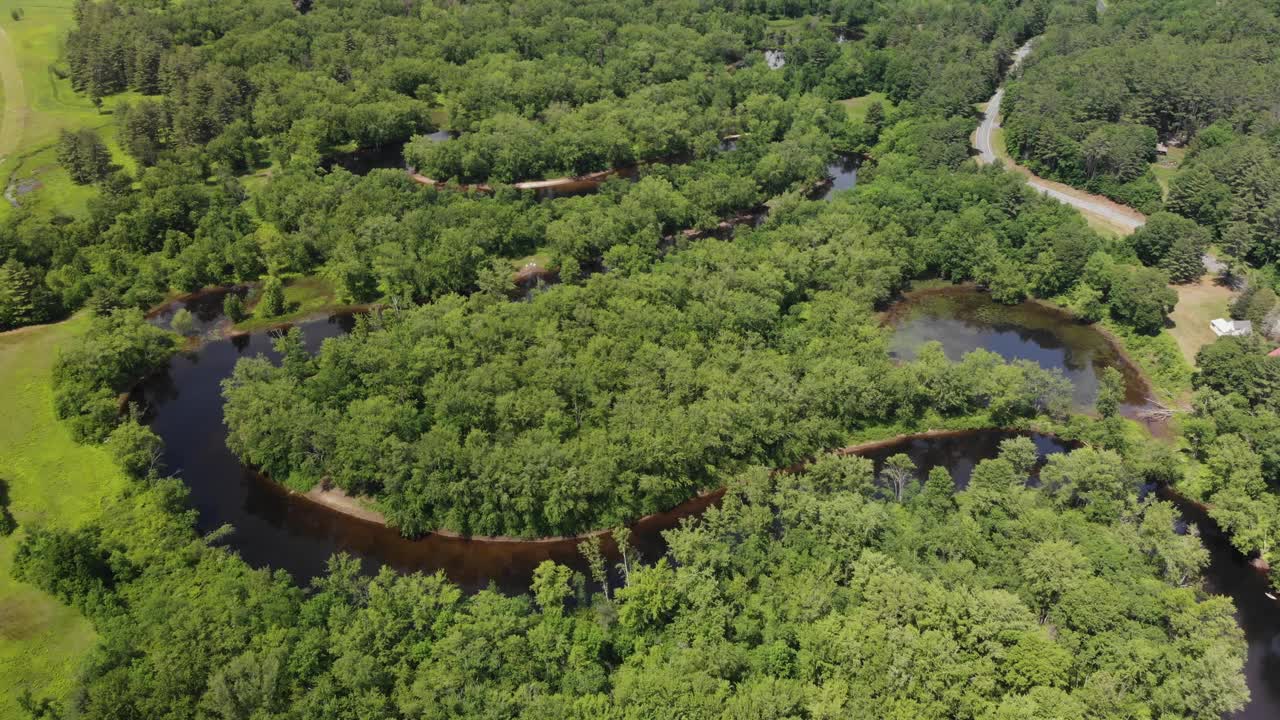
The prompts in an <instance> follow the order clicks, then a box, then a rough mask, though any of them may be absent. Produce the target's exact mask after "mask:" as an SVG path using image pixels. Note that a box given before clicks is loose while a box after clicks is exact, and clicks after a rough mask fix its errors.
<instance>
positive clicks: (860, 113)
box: [840, 92, 895, 122]
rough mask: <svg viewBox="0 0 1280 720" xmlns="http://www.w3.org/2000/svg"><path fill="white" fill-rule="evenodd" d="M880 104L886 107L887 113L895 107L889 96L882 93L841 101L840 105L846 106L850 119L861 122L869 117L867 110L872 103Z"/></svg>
mask: <svg viewBox="0 0 1280 720" xmlns="http://www.w3.org/2000/svg"><path fill="white" fill-rule="evenodd" d="M874 102H878V103H880V104H881V105H883V106H884V110H885V112H889V111H890V110H893V109H894V107H895V105H894V104H893V101H891V100H890V99H889V96H887V95H885V94H884V93H882V92H873V93H867V94H866V95H862V96H859V97H854V98H848V99H846V100H841V101H840V104H841V105H843V106H844V109H845V111H846V112H848V113H849V119H850V120H854V121H856V122H861V121H862V120H863V119H864V118H865V117H866V116H867V108H868V107H871V103H874Z"/></svg>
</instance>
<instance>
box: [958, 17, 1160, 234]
mask: <svg viewBox="0 0 1280 720" xmlns="http://www.w3.org/2000/svg"><path fill="white" fill-rule="evenodd" d="M1034 42H1035V38H1032V39H1031V40H1028V41H1027V42H1026V43H1025V44H1023V46H1022V47H1020V48H1018V49H1017V50H1016V51H1014V53H1013V64H1012V65H1010V66H1009V72H1013V71H1014V70H1016V69H1017V68H1018V66H1020V65H1021V64H1022V61H1023V60H1024V59H1026V57H1027V55H1028V54H1029V53H1030V52H1031V45H1032V43H1034ZM1003 100H1004V86H1003V85H1001V86H1000V87H999V88H998V89H997V90H996V94H995V95H992V96H991V100H990V101H988V102H987V108H986V111H985V113H984V115H983V117H982V123H981V124H979V125H978V129H977V130H976V131H975V132H974V134H973V146H974V148H975V149H977V151H978V163H979V164H982V165H989V164H991V163H994V162H995V161H996V160H997V159H1003V160H1004V161H1005V164H1006V165H1007V166H1008V167H1009V169H1010V170H1014V171H1015V172H1019V173H1022V174H1023V175H1025V176H1026V178H1027V184H1028V185H1030V186H1031V187H1032V188H1035V189H1036V190H1037V191H1038V192H1040V193H1043V194H1044V195H1048V196H1049V197H1051V198H1053V199H1055V200H1057V201H1059V202H1063V203H1066V204H1068V205H1071V206H1072V207H1074V208H1076V209H1077V210H1079V211H1080V212H1081V213H1083V214H1084V215H1085V216H1087V217H1089V218H1092V219H1094V220H1096V221H1099V222H1101V223H1102V224H1104V225H1106V226H1108V227H1111V228H1114V229H1115V230H1116V231H1117V232H1119V233H1121V234H1123V235H1127V234H1129V233H1132V232H1133V231H1134V230H1137V229H1138V228H1140V227H1142V226H1143V225H1144V224H1145V223H1146V222H1147V217H1146V216H1145V215H1143V214H1142V213H1140V212H1138V211H1137V210H1134V209H1133V208H1131V207H1128V206H1125V205H1121V204H1120V203H1117V202H1114V201H1112V200H1109V199H1107V198H1105V197H1102V196H1101V195H1092V194H1090V193H1087V192H1084V191H1083V190H1078V189H1076V188H1073V187H1071V186H1069V185H1064V184H1062V183H1058V182H1053V181H1052V180H1045V179H1044V178H1042V177H1039V176H1037V175H1035V174H1033V173H1032V172H1031V171H1030V170H1028V169H1027V168H1024V167H1022V166H1021V165H1016V164H1014V163H1013V162H1012V160H1010V159H1009V158H1008V157H1007V156H1006V157H1003V158H1002V157H1001V156H1002V154H1003V153H1000V152H997V150H996V143H995V131H996V128H999V127H1000V105H1001V102H1002V101H1003ZM1001 150H1003V148H1001Z"/></svg>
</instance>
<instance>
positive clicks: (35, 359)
mask: <svg viewBox="0 0 1280 720" xmlns="http://www.w3.org/2000/svg"><path fill="white" fill-rule="evenodd" d="M86 326H87V317H86V316H83V315H82V316H78V317H76V318H74V319H72V320H69V321H67V322H64V323H59V324H57V325H45V326H40V327H33V328H26V329H23V330H18V331H14V332H9V333H3V334H0V407H3V408H4V412H3V413H0V477H3V479H4V480H5V481H6V482H7V483H8V485H9V496H10V499H11V501H12V505H11V508H12V511H13V514H14V516H15V517H16V518H17V520H18V523H19V529H18V532H17V533H15V534H14V535H12V536H10V537H8V538H0V719H3V720H10V719H11V718H12V719H16V718H21V717H25V715H24V714H23V713H22V712H21V710H20V709H19V708H18V706H17V701H16V698H17V696H18V693H19V692H21V691H22V690H23V689H24V688H25V689H30V690H31V692H32V693H33V694H34V695H36V696H37V697H56V698H65V697H66V696H67V694H68V693H69V692H70V691H71V689H72V686H73V683H74V681H75V675H76V670H77V668H78V667H79V664H80V662H81V660H82V658H83V657H84V655H85V653H86V652H87V651H88V650H89V648H90V647H91V646H92V644H93V642H94V641H95V634H94V632H93V628H92V627H91V626H90V624H89V622H88V621H87V620H85V619H84V618H83V617H81V616H80V614H79V613H78V612H76V611H75V610H73V609H70V608H68V607H66V606H64V605H62V604H61V603H59V602H58V601H57V600H54V599H53V598H52V597H50V596H48V595H45V594H44V593H42V592H40V591H38V590H36V589H34V588H32V587H30V586H27V585H23V584H21V583H18V582H16V581H15V580H13V579H12V578H11V577H10V574H9V570H10V566H11V564H12V561H13V553H14V548H15V547H16V546H17V543H18V539H19V538H20V537H21V533H22V527H23V526H25V525H27V524H29V523H40V524H44V525H57V526H66V527H71V526H75V525H79V524H81V523H83V522H85V521H86V520H88V519H90V518H92V517H94V516H95V514H96V513H97V511H98V508H99V507H100V505H101V503H102V501H103V499H104V498H107V497H109V496H111V495H113V494H115V493H116V492H118V491H119V489H120V488H121V487H123V486H124V484H125V482H126V480H125V478H124V477H123V475H121V473H120V472H119V470H117V469H116V467H115V465H114V464H113V463H112V461H111V459H110V458H109V457H108V455H107V453H106V452H105V451H104V450H102V449H101V448H97V447H85V446H81V445H78V444H76V443H75V442H74V441H73V440H72V439H71V435H70V433H69V432H68V431H67V429H66V428H65V427H64V426H63V425H62V424H61V423H59V422H58V421H57V420H56V418H54V415H53V405H52V387H51V384H50V368H51V366H52V363H53V358H54V356H55V353H56V352H57V348H58V347H59V346H61V345H62V344H63V343H65V342H66V341H67V340H68V339H69V338H71V337H74V336H75V335H76V334H77V333H80V332H82V331H83V330H84V328H85V327H86Z"/></svg>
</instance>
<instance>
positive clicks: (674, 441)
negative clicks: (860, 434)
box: [225, 168, 1168, 536]
mask: <svg viewBox="0 0 1280 720" xmlns="http://www.w3.org/2000/svg"><path fill="white" fill-rule="evenodd" d="M961 198H965V199H967V200H968V202H967V203H962V202H961ZM982 228H995V230H986V231H985V232H983V231H981V229H982ZM975 230H976V231H979V232H981V234H976V233H974V232H973V231H975ZM1112 244H1114V245H1118V243H1112ZM1108 246H1109V245H1108V242H1107V241H1104V240H1102V239H1101V238H1099V237H1098V236H1096V235H1094V234H1093V233H1092V232H1091V231H1089V230H1087V229H1086V228H1085V227H1084V226H1083V223H1082V222H1081V221H1080V220H1079V219H1078V218H1077V217H1075V216H1074V215H1073V214H1072V213H1071V212H1070V211H1069V210H1067V209H1065V208H1063V207H1062V206H1060V205H1058V204H1057V203H1054V202H1052V201H1049V200H1045V199H1042V198H1038V197H1036V196H1034V195H1033V194H1032V193H1031V192H1030V191H1028V190H1027V189H1026V188H1024V187H1023V186H1022V185H1020V184H1019V183H1017V181H1016V180H1014V179H1013V178H1010V177H1009V176H1007V175H1004V174H1001V173H998V172H993V171H985V172H977V171H973V170H970V171H967V172H964V173H959V172H955V171H934V172H929V171H925V170H921V169H918V168H916V169H913V170H912V171H911V172H909V173H902V174H901V175H896V174H895V173H894V172H892V171H889V170H888V169H885V170H876V171H875V175H874V179H871V180H869V182H867V184H865V185H864V186H863V189H862V191H861V192H860V193H859V194H858V195H857V196H855V197H852V198H845V199H843V200H838V201H835V202H831V203H816V202H803V201H802V202H801V203H800V205H798V206H796V207H794V208H792V209H787V210H783V209H779V210H776V211H775V212H774V213H773V214H771V216H770V219H769V220H768V221H767V222H766V223H765V225H763V226H762V227H761V228H759V229H757V230H745V229H744V230H743V231H740V232H739V233H738V235H737V236H736V237H735V238H734V239H733V240H729V241H721V240H716V239H704V240H700V241H697V242H695V243H693V244H691V245H690V246H689V247H687V248H685V249H681V250H678V251H675V252H672V253H670V254H669V255H668V256H666V257H665V258H664V259H662V260H661V261H660V262H658V263H657V264H656V265H655V266H654V267H653V268H652V269H651V270H650V271H647V272H635V271H628V269H626V268H624V269H611V270H610V271H609V272H607V273H604V274H598V275H594V276H592V277H590V278H589V279H588V280H587V281H585V282H584V283H582V284H581V285H569V284H566V285H561V286H557V287H553V288H549V289H547V290H546V291H544V292H542V293H539V294H537V295H535V296H534V298H533V300H532V302H528V303H511V302H507V301H506V299H505V297H503V296H501V295H496V294H493V293H476V294H473V295H471V296H470V297H469V298H466V299H463V298H459V297H451V298H443V299H441V300H439V301H437V302H435V303H432V304H430V305H426V306H423V307H421V308H418V309H415V310H411V311H407V312H401V313H395V312H386V313H383V314H381V315H380V316H377V317H375V318H371V319H368V321H367V322H364V323H362V325H361V327H360V329H359V330H358V331H357V332H356V333H354V334H353V335H352V336H349V337H347V338H340V339H334V340H331V341H328V342H327V344H326V346H325V348H324V349H323V351H322V352H321V353H320V355H319V356H318V357H316V358H315V359H311V358H309V357H307V356H306V354H305V353H302V352H300V351H288V350H287V351H286V352H285V357H286V360H285V362H284V364H283V365H282V366H281V367H272V366H271V365H270V364H269V363H267V362H266V361H264V360H246V361H244V362H242V363H241V365H240V366H239V367H238V368H237V371H236V374H235V376H234V377H233V378H232V379H230V380H229V381H228V383H227V385H226V391H225V394H226V398H227V406H226V422H227V424H228V426H229V427H230V428H231V435H230V438H229V444H230V446H231V447H232V449H233V450H234V451H235V452H236V453H237V454H239V455H240V456H241V458H243V459H244V460H245V461H246V462H247V463H248V464H250V465H253V466H256V467H261V468H263V469H264V470H266V471H267V472H268V474H270V475H271V476H272V477H274V478H276V479H277V480H280V481H283V482H287V483H289V484H290V485H292V486H294V487H297V488H299V489H307V488H309V487H311V486H312V485H315V484H316V483H317V482H318V481H319V479H320V478H322V477H323V478H327V479H329V480H331V481H332V482H334V483H335V484H336V485H337V486H339V487H341V488H343V489H344V490H346V491H348V492H351V493H353V494H369V495H374V496H377V497H379V498H380V499H381V500H382V501H383V502H382V507H383V509H384V511H385V512H386V513H387V515H388V516H389V518H390V519H391V520H392V522H393V523H395V524H396V525H397V526H399V527H401V528H403V529H404V530H405V531H406V532H407V533H410V534H417V533H421V532H424V531H428V530H434V529H441V528H443V529H449V530H454V531H459V532H465V533H473V534H482V535H525V536H530V535H531V536H538V535H556V534H571V533H574V532H578V531H582V530H588V529H593V528H595V527H601V526H604V525H610V524H616V523H618V522H621V521H623V520H627V519H630V518H633V517H636V516H638V515H641V514H644V513H647V512H654V511H657V510H663V509H666V508H668V507H671V506H673V505H675V504H677V503H678V502H679V501H680V500H682V499H684V498H687V497H689V496H690V495H691V494H692V493H693V492H694V491H696V490H698V489H700V488H705V487H714V486H715V485H716V484H717V483H718V481H717V480H716V477H717V476H718V474H719V473H723V472H724V471H726V470H732V469H733V468H734V467H735V465H736V464H738V463H742V462H759V463H764V464H769V465H774V466H785V465H790V464H792V463H794V462H796V461H797V460H799V459H802V458H803V457H806V456H808V455H811V454H812V453H814V452H816V451H818V450H821V449H823V448H831V447H839V446H842V445H844V444H846V443H845V440H846V438H847V437H849V435H850V434H851V433H852V432H853V431H855V430H857V429H860V428H866V427H873V426H877V425H885V424H893V423H895V422H904V421H915V420H919V419H921V418H922V416H923V415H925V414H927V413H936V414H939V415H942V416H958V415H968V414H975V413H983V414H985V415H986V417H987V418H988V419H989V423H990V424H994V425H1004V424H1008V423H1010V422H1013V421H1014V420H1015V419H1016V418H1025V417H1031V416H1035V415H1037V414H1041V413H1047V414H1051V415H1057V416H1061V415H1062V414H1063V413H1064V412H1065V410H1066V409H1067V406H1068V404H1069V403H1068V402H1067V397H1068V395H1069V388H1067V387H1064V386H1063V385H1062V379H1061V378H1060V377H1058V378H1054V377H1052V376H1050V375H1048V374H1047V373H1046V372H1045V371H1043V370H1042V369H1040V368H1039V366H1037V365H1034V364H1031V363H1023V364H1021V365H1005V364H1004V363H1002V362H1000V361H999V359H998V358H997V357H996V356H994V355H992V354H990V353H975V354H974V355H972V356H970V357H969V358H968V359H966V361H965V362H964V363H962V364H960V365H955V366H949V364H948V363H947V362H946V360H945V358H944V357H942V355H941V353H936V354H930V355H927V356H926V358H924V359H922V360H921V361H919V362H916V363H908V364H895V362H894V361H893V360H892V359H891V358H890V357H889V356H888V354H887V352H886V347H885V340H886V338H887V336H886V335H885V333H884V332H883V331H882V330H880V329H879V328H878V326H877V325H878V321H877V320H876V318H875V315H874V308H875V306H876V304H877V303H878V302H882V301H884V300H886V299H888V298H889V297H890V296H891V295H892V294H893V293H894V291H895V290H897V289H898V288H900V287H901V286H902V284H903V283H904V281H905V280H906V279H907V278H908V277H911V276H915V275H918V274H922V273H926V272H936V273H940V274H943V275H944V276H946V277H949V278H952V279H954V280H957V281H960V280H975V279H976V280H979V281H981V282H984V283H985V284H988V285H990V286H991V287H992V291H993V293H1003V294H1007V295H1008V297H1009V299H1011V300H1013V301H1017V300H1020V299H1022V298H1023V297H1025V295H1026V293H1028V292H1032V291H1038V292H1040V293H1041V294H1044V295H1046V296H1052V295H1057V294H1061V293H1069V292H1072V291H1073V290H1074V289H1075V288H1076V287H1077V286H1078V285H1084V284H1085V283H1089V284H1091V285H1095V286H1097V287H1100V288H1102V289H1103V290H1105V291H1106V292H1107V295H1106V296H1105V298H1104V297H1103V296H1101V295H1099V294H1096V293H1094V294H1091V295H1090V297H1091V298H1092V299H1093V300H1094V301H1096V302H1098V303H1099V304H1101V306H1102V308H1103V311H1104V312H1105V311H1106V308H1107V304H1106V303H1107V302H1109V303H1110V312H1111V313H1113V314H1115V315H1116V316H1117V317H1123V318H1125V319H1128V320H1131V321H1133V322H1135V323H1138V322H1152V321H1154V322H1159V321H1160V320H1161V319H1163V317H1164V306H1163V305H1162V303H1164V302H1167V300H1163V299H1162V297H1163V294H1164V293H1167V292H1168V291H1167V290H1166V288H1165V287H1164V286H1165V282H1166V281H1165V280H1163V279H1161V278H1159V277H1156V278H1155V279H1154V281H1152V282H1149V283H1148V284H1146V285H1144V284H1143V283H1144V278H1145V277H1146V276H1145V273H1144V272H1143V271H1140V270H1137V269H1135V268H1133V267H1131V266H1125V265H1118V264H1116V263H1115V262H1114V261H1113V260H1111V256H1110V255H1108V253H1107V248H1108ZM1121 247H1122V246H1121ZM1020 257H1025V258H1027V260H1026V261H1022V262H1019V261H1018V259H1017V258H1020ZM1029 279H1030V280H1031V281H1032V282H1034V283H1035V284H1034V285H1031V284H1030V283H1029V282H1028V281H1029ZM1076 292H1079V291H1076ZM1147 318H1150V319H1147ZM286 342H289V341H286ZM297 342H298V341H297V340H296V339H294V340H293V341H292V343H294V344H295V345H296V343H297Z"/></svg>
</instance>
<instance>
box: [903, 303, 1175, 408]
mask: <svg viewBox="0 0 1280 720" xmlns="http://www.w3.org/2000/svg"><path fill="white" fill-rule="evenodd" d="M885 324H886V325H889V326H891V327H892V328H893V330H894V333H893V338H892V340H891V341H890V345H889V347H890V350H891V352H892V353H893V354H894V355H896V356H897V357H901V358H906V359H910V358H914V357H915V355H916V352H917V351H918V350H919V349H920V346H922V345H924V344H925V343H926V342H930V341H935V340H936V341H937V342H940V343H942V349H943V351H944V352H946V355H947V357H948V358H951V359H952V360H959V359H960V358H961V357H962V356H963V355H964V354H965V353H968V352H971V351H973V350H977V349H978V348H983V349H986V350H990V351H991V352H994V353H996V354H998V355H1000V357H1002V358H1004V359H1006V360H1031V361H1033V362H1036V363H1039V364H1040V365H1041V366H1042V367H1046V368H1056V369H1058V370H1061V371H1062V373H1063V374H1064V375H1066V377H1067V379H1068V380H1070V381H1071V383H1072V386H1073V388H1074V393H1073V398H1072V399H1073V400H1074V402H1075V405H1076V407H1077V408H1081V409H1086V408H1090V407H1092V405H1093V403H1094V400H1095V399H1097V396H1098V377H1099V373H1100V372H1101V371H1102V369H1103V368H1107V367H1112V368H1115V369H1117V370H1119V371H1120V374H1121V375H1122V376H1123V378H1124V384H1125V397H1124V404H1123V405H1122V408H1121V411H1122V412H1124V413H1125V414H1126V415H1128V416H1130V417H1133V416H1136V414H1137V413H1138V412H1139V411H1141V410H1142V409H1143V408H1146V407H1148V406H1149V404H1150V403H1149V400H1148V396H1149V392H1150V391H1149V388H1148V386H1147V383H1146V382H1145V381H1144V380H1143V378H1142V374H1141V373H1140V372H1139V371H1138V369H1137V368H1136V367H1134V365H1133V364H1132V363H1131V362H1130V361H1129V360H1128V359H1127V358H1125V357H1124V355H1123V354H1122V353H1121V352H1120V351H1119V350H1118V349H1117V348H1116V346H1115V345H1114V344H1113V343H1112V342H1111V341H1110V340H1108V339H1107V337H1106V336H1104V335H1103V334H1102V333H1101V332H1099V331H1098V330H1097V329H1095V328H1094V327H1092V326H1089V325H1086V324H1083V323H1080V322H1078V321H1076V320H1074V319H1073V318H1072V317H1071V316H1070V315H1068V314H1067V313H1066V312H1064V311H1062V310H1058V309H1056V308H1052V307H1048V306H1046V305H1041V304H1039V303H1032V302H1024V303H1020V304H1018V305H1001V304H999V303H997V302H995V301H994V300H992V299H991V297H990V296H989V295H987V294H986V293H983V292H980V291H978V290H977V289H975V288H972V287H963V286H947V287H944V288H937V289H930V290H921V291H917V292H912V293H908V294H907V295H906V296H905V297H904V298H903V299H901V300H900V301H898V302H897V303H895V304H894V305H893V306H892V307H891V308H890V309H889V311H888V312H887V313H886V315H885Z"/></svg>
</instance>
